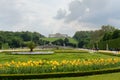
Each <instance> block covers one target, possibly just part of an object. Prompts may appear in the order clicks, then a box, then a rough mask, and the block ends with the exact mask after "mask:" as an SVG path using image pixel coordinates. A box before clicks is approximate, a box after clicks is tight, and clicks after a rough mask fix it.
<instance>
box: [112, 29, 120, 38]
mask: <svg viewBox="0 0 120 80" xmlns="http://www.w3.org/2000/svg"><path fill="white" fill-rule="evenodd" d="M116 38H120V30H115V31H114V32H113V35H112V39H116Z"/></svg>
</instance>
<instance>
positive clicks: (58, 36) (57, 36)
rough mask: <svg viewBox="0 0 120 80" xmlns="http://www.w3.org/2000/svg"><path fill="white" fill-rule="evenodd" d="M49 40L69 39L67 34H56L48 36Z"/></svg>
mask: <svg viewBox="0 0 120 80" xmlns="http://www.w3.org/2000/svg"><path fill="white" fill-rule="evenodd" d="M49 37H50V38H67V37H69V36H68V35H67V34H60V33H56V34H49Z"/></svg>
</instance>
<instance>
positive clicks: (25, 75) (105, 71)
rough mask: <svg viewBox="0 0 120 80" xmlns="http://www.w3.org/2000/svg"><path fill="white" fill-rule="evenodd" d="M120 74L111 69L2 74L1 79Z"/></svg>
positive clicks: (119, 69) (118, 69) (116, 69)
mask: <svg viewBox="0 0 120 80" xmlns="http://www.w3.org/2000/svg"><path fill="white" fill-rule="evenodd" d="M115 72H120V68H111V69H103V70H94V71H87V72H72V73H71V72H62V73H47V74H45V73H44V74H1V75H0V79H2V80H10V79H11V80H12V79H17V80H18V79H45V78H60V77H79V76H89V75H97V74H107V73H115Z"/></svg>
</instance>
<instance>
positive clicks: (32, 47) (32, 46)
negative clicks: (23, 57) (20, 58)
mask: <svg viewBox="0 0 120 80" xmlns="http://www.w3.org/2000/svg"><path fill="white" fill-rule="evenodd" d="M27 46H28V48H29V49H30V52H32V51H33V49H34V48H35V47H36V45H35V43H34V42H33V41H30V42H28V43H27Z"/></svg>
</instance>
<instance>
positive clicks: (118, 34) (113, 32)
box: [73, 25, 120, 49]
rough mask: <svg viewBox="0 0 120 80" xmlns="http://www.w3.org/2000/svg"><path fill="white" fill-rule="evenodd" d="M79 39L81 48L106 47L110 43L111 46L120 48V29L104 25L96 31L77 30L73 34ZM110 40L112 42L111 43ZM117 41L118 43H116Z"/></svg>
mask: <svg viewBox="0 0 120 80" xmlns="http://www.w3.org/2000/svg"><path fill="white" fill-rule="evenodd" d="M73 38H74V39H76V40H78V47H79V48H100V49H106V45H108V41H109V45H110V44H114V45H110V47H111V48H116V47H117V48H119V47H120V45H119V46H117V45H118V44H119V40H118V39H119V38H120V30H119V29H117V28H115V27H114V26H110V25H103V26H101V29H98V30H94V31H77V32H76V33H75V35H74V36H73ZM110 41H111V42H112V43H110ZM116 41H117V43H116Z"/></svg>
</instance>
